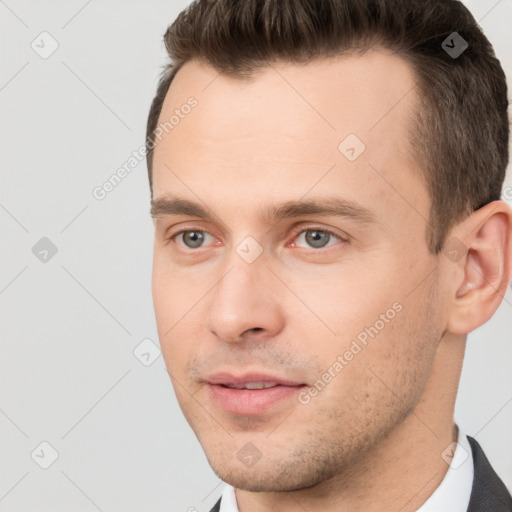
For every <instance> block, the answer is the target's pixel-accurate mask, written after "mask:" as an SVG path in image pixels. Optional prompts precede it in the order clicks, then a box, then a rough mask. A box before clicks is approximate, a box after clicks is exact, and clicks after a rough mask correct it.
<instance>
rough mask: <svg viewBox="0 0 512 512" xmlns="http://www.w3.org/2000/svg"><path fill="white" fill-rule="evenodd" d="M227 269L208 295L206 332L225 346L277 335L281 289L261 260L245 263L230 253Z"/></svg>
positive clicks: (281, 319) (280, 322)
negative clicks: (227, 343) (208, 331)
mask: <svg viewBox="0 0 512 512" xmlns="http://www.w3.org/2000/svg"><path fill="white" fill-rule="evenodd" d="M227 269H228V271H227V272H226V273H225V274H224V277H223V278H222V279H220V281H219V282H218V283H217V285H216V286H215V287H214V289H213V290H212V293H211V296H210V304H209V310H208V316H207V327H208V329H209V330H210V332H212V333H213V334H214V335H215V336H216V337H217V338H219V339H221V340H223V341H225V342H229V343H236V342H241V341H243V340H245V339H248V338H250V339H251V340H252V339H254V338H255V337H256V338H258V339H263V338H269V337H272V336H275V335H276V334H278V333H279V332H280V331H281V330H282V329H283V327H284V313H283V309H282V304H281V302H280V296H281V293H282V290H281V291H279V290H278V289H277V288H276V287H278V286H281V287H282V283H279V281H278V280H276V279H275V277H274V276H273V274H272V272H271V271H270V270H269V269H268V268H267V266H266V261H265V258H263V257H260V258H258V259H257V260H256V261H254V262H252V263H247V262H246V261H244V260H243V259H242V258H240V256H239V255H238V254H236V253H234V254H233V257H232V258H230V261H229V262H228V263H227Z"/></svg>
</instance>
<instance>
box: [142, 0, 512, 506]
mask: <svg viewBox="0 0 512 512" xmlns="http://www.w3.org/2000/svg"><path fill="white" fill-rule="evenodd" d="M165 43H166V47H167V50H168V52H169V55H170V57H171V58H172V61H171V63H170V64H169V65H168V66H167V67H166V69H165V70H164V73H163V75H162V78H161V80H160V83H159V87H158V90H157V95H156V97H155V99H154V101H153V104H152V106H151V111H150V115H149V119H148V127H147V129H148V132H147V133H148V138H147V148H148V158H147V162H148V169H149V178H150V185H151V187H152V215H153V217H154V219H155V246H154V267H153V298H154V306H155V312H156V320H157V326H158V332H159V337H160V342H161V346H162V351H163V355H164V358H165V362H166V366H167V369H168V372H169V375H170V377H171V380H172V383H173V386H174V389H175V392H176V396H177V399H178V401H179V404H180V407H181V409H182V411H183V413H184V415H185V417H186V418H187V420H188V422H189V423H190V425H191V427H192V429H193V430H194V432H195V434H196V435H197V437H198V439H199V441H200V443H201V445H202V447H203V449H204V451H205V453H206V456H207V458H208V461H209V463H210V464H211V466H212V468H213V470H214V471H215V472H216V474H217V475H218V476H219V477H220V478H221V479H222V480H224V481H225V482H226V483H227V484H228V486H227V487H226V490H225V491H224V493H223V496H222V499H221V500H219V501H218V502H217V504H216V505H215V507H214V508H213V509H212V511H219V510H220V511H221V512H234V511H237V510H238V511H240V512H263V511H271V510H272V511H276V510H279V511H281V512H288V511H308V512H313V511H322V512H331V511H335V510H336V511H342V510H347V511H363V510H364V511H366V512H373V511H401V512H409V511H416V510H420V511H421V512H429V511H436V512H439V511H450V512H459V511H466V510H468V511H471V512H475V511H493V512H500V511H510V510H512V500H511V497H510V494H509V493H508V491H507V490H506V488H505V486H504V485H503V483H502V481H501V480H500V479H499V477H498V476H497V475H496V474H495V472H494V471H493V469H492V468H491V466H490V464H489V462H488V461H487V459H486V457H485V455H484V454H483V452H482V450H481V448H480V446H479V445H478V443H477V442H476V441H475V440H474V439H472V438H469V437H466V436H465V435H464V433H463V431H462V430H461V429H459V428H458V427H457V425H455V424H454V419H453V410H454V403H455V398H456V393H457V386H458V381H459V376H460V371H461V366H462V361H463V356H464V349H465V343H466V336H467V334H468V333H469V332H471V331H473V330H474V329H476V328H477V327H479V326H481V325H482V324H484V323H485V322H486V321H487V320H489V318H490V317H491V316H492V315H493V313H494V312H495V311H496V309H497V308H498V306H499V304H500V302H501V301H502V298H503V295H504V294H505V292H506V289H507V286H508V283H509V281H510V279H511V272H512V212H511V209H510V208H509V207H508V206H507V204H506V203H505V202H503V201H501V200H500V190H501V187H502V183H503V179H504V174H505V169H506V166H507V162H508V149H507V148H508V134H509V126H508V117H507V88H506V83H505V77H504V73H503V71H502V68H501V66H500V64H499V62H498V61H497V59H496V58H495V56H494V53H493V50H492V47H491V45H490V43H489V42H488V40H487V39H486V38H485V37H484V35H483V34H482V32H481V31H480V29H479V28H478V27H477V25H476V23H475V20H474V19H473V17H472V16H471V15H470V13H469V12H468V11H467V9H466V8H465V7H463V5H462V4H461V3H459V2H457V1H452V0H431V1H424V0H412V1H407V2H404V1H398V0H323V1H320V0H316V1H315V0H293V1H292V0H244V1H234V0H217V1H211V0H200V1H197V2H194V3H193V4H192V5H190V7H189V8H188V9H186V10H185V11H183V12H182V13H181V14H180V15H179V16H178V18H177V19H176V21H175V22H174V23H173V25H172V26H170V27H169V29H168V31H167V33H166V34H165Z"/></svg>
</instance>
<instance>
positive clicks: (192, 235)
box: [171, 229, 213, 249]
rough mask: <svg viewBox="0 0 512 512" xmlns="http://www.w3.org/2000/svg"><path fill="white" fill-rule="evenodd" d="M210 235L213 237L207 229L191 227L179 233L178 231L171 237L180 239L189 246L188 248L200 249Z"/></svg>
mask: <svg viewBox="0 0 512 512" xmlns="http://www.w3.org/2000/svg"><path fill="white" fill-rule="evenodd" d="M208 237H210V238H213V237H212V236H211V235H210V234H209V233H207V232H206V231H201V230H199V229H191V230H188V231H186V230H184V231H180V232H179V233H176V234H175V235H174V236H173V237H172V238H171V239H172V240H174V239H176V240H177V241H180V242H181V244H182V245H184V246H185V247H187V248H188V249H198V248H199V247H201V246H202V245H203V243H204V242H205V240H206V239H207V238H208Z"/></svg>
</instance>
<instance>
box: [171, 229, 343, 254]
mask: <svg viewBox="0 0 512 512" xmlns="http://www.w3.org/2000/svg"><path fill="white" fill-rule="evenodd" d="M191 231H194V232H198V233H206V234H208V235H210V236H213V235H211V233H209V232H208V231H206V230H204V229H194V228H193V227H192V228H187V229H182V230H181V231H178V232H177V233H175V234H173V235H172V236H170V237H169V238H168V241H174V240H175V239H176V238H177V237H178V236H180V235H181V234H183V233H188V232H191ZM306 231H320V232H321V233H327V234H329V235H331V236H333V237H334V238H337V239H338V240H339V241H340V242H343V243H348V242H349V241H348V239H346V238H343V237H342V236H341V235H339V234H338V233H335V232H334V231H331V230H330V229H327V228H323V227H320V226H315V225H312V226H305V227H304V226H300V228H297V229H296V230H294V231H293V232H292V234H291V239H293V240H295V239H296V238H297V237H298V236H299V235H300V234H301V233H304V232H306ZM287 244H288V242H287ZM329 247H330V246H328V247H327V248H323V247H321V248H319V249H315V248H313V247H311V248H310V250H311V251H314V252H320V251H322V249H324V250H328V249H329ZM203 248H204V247H198V248H197V249H191V248H190V247H189V248H187V250H189V251H198V250H199V249H203Z"/></svg>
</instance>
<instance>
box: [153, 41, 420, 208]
mask: <svg viewBox="0 0 512 512" xmlns="http://www.w3.org/2000/svg"><path fill="white" fill-rule="evenodd" d="M415 82H416V77H415V75H414V73H413V71H412V69H411V67H410V65H409V64H408V63H406V62H405V61H404V60H402V59H401V58H399V57H398V56H396V55H393V54H392V53H391V52H388V51H384V50H370V51H368V52H366V53H365V54H364V55H362V56H360V55H350V56H341V57H336V58H332V59H325V60H318V61H314V62H310V63H307V64H304V65H297V64H291V63H274V64H271V65H268V66H266V67H264V68H262V69H260V70H258V71H256V72H255V73H253V75H252V76H251V77H250V78H248V79H239V78H233V77H229V76H226V75H223V74H219V73H218V72H217V71H216V70H214V69H213V68H212V67H210V66H208V65H205V64H203V63H200V62H198V61H190V62H188V63H187V64H185V65H184V66H183V68H182V69H181V70H180V71H179V72H178V73H177V75H176V77H175V79H174V81H173V83H172V84H171V87H170V88H169V91H168V94H167V96H166V99H165V102H164V105H163V108H162V112H161V115H160V119H159V123H160V125H161V126H163V123H166V122H168V121H169V120H171V118H172V122H171V123H169V122H168V123H167V124H168V127H167V128H168V129H167V130H164V131H163V132H162V135H163V137H162V138H161V140H160V141H157V146H156V148H155V151H154V160H153V187H154V189H153V196H154V197H155V198H158V197H159V196H162V195H165V194H168V193H169V192H170V191H172V192H173V193H175V192H176V190H177V189H179V190H180V192H182V194H181V195H185V196H187V197H189V198H191V197H192V194H196V195H200V196H203V197H204V196H205V194H206V195H207V197H211V201H212V202H215V201H216V200H220V199H222V198H224V199H225V198H227V197H229V198H231V199H233V201H235V202H236V200H239V201H240V202H243V204H245V205H247V206H249V205H250V204H251V203H252V202H254V203H256V202H257V198H258V197H264V198H265V200H266V202H268V200H269V199H271V200H272V199H273V198H275V199H276V201H277V200H280V201H281V200H286V199H297V198H300V197H302V196H303V195H304V194H307V193H308V190H311V189H312V188H313V187H314V188H315V192H317V193H320V194H321V193H323V192H326V191H329V192H331V193H332V192H333V190H340V193H343V194H344V195H345V196H346V195H348V196H350V197H351V198H356V199H360V200H361V201H362V202H366V203H367V204H372V203H373V204H374V205H375V206H378V204H379V203H382V206H383V207H384V208H385V207H386V205H387V207H388V208H389V207H391V206H392V202H393V201H394V202H396V203H397V205H398V203H399V202H400V201H399V200H398V199H399V197H396V196H400V195H402V196H403V195H405V196H406V197H405V199H406V201H405V202H406V203H411V204H414V205H416V206H417V208H419V209H420V210H421V209H423V213H424V214H425V215H427V213H428V199H427V197H426V191H425V189H424V187H423V182H422V180H421V178H420V174H419V165H418V163H417V162H416V160H415V156H414V154H412V152H411V150H410V146H409V138H408V133H409V130H410V129H411V113H412V112H413V110H414V108H415V107H416V103H417V96H416V95H417V91H416V87H415ZM191 99H192V100H191ZM187 103H189V104H195V106H194V107H193V108H188V107H186V106H185V105H187ZM184 106H185V107H184ZM169 125H170V126H169ZM393 190H394V191H393ZM383 194H384V195H386V194H388V195H390V198H383ZM391 196H393V197H392V201H391ZM383 199H386V200H385V201H383ZM401 201H402V202H404V197H402V199H401ZM238 206H240V204H238ZM402 206H403V205H402ZM409 208H410V206H409ZM402 213H403V212H402Z"/></svg>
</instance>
